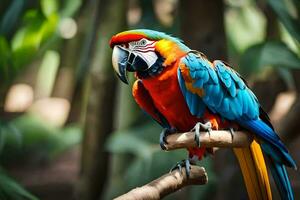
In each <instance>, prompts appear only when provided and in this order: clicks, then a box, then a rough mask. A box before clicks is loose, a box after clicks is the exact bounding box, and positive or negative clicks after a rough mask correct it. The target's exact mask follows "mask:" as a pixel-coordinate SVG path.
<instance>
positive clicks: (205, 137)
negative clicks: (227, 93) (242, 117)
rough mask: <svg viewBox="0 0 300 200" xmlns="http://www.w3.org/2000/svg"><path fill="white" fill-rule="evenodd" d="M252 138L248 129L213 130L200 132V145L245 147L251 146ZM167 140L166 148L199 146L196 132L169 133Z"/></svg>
mask: <svg viewBox="0 0 300 200" xmlns="http://www.w3.org/2000/svg"><path fill="white" fill-rule="evenodd" d="M252 140H253V137H252V136H251V134H249V133H248V132H246V131H234V133H233V135H232V134H231V133H230V131H225V130H218V131H216V130H212V131H211V132H210V134H209V133H208V132H200V145H201V146H202V145H203V146H205V147H230V148H234V147H244V146H249V145H250V143H251V142H252ZM166 141H167V144H166V145H165V146H166V150H174V149H180V148H188V147H197V144H196V142H195V132H186V133H174V134H171V135H168V136H167V138H166Z"/></svg>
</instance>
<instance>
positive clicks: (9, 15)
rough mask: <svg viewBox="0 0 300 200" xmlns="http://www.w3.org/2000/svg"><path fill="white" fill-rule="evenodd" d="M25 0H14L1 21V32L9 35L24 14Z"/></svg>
mask: <svg viewBox="0 0 300 200" xmlns="http://www.w3.org/2000/svg"><path fill="white" fill-rule="evenodd" d="M24 3H25V0H14V1H12V3H11V4H10V6H9V8H8V9H7V10H6V12H5V14H4V16H3V19H2V20H1V22H0V34H3V35H8V34H9V33H10V32H11V31H12V29H13V28H14V26H15V25H16V23H17V21H18V20H19V18H20V15H21V14H22V9H23V7H24Z"/></svg>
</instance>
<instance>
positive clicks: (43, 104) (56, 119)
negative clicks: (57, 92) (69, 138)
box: [29, 98, 70, 127]
mask: <svg viewBox="0 0 300 200" xmlns="http://www.w3.org/2000/svg"><path fill="white" fill-rule="evenodd" d="M29 112H30V113H32V114H34V115H36V116H37V117H39V118H40V119H41V120H42V121H45V122H46V123H49V124H51V125H53V126H57V127H60V126H62V125H64V124H65V122H66V120H67V118H68V115H69V112H70V102H69V101H67V100H66V99H62V98H43V99H39V100H37V101H35V102H34V103H33V104H32V106H31V107H30V109H29Z"/></svg>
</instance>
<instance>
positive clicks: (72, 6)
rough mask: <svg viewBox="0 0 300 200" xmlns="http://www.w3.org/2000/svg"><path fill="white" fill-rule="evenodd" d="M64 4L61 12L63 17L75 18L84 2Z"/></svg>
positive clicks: (79, 0) (73, 0)
mask: <svg viewBox="0 0 300 200" xmlns="http://www.w3.org/2000/svg"><path fill="white" fill-rule="evenodd" d="M63 2H64V5H63V9H62V10H61V12H60V13H61V16H63V17H70V16H73V15H74V14H75V12H76V11H78V10H79V8H80V6H81V4H82V0H65V1H63Z"/></svg>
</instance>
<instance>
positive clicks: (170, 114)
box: [142, 63, 202, 131]
mask: <svg viewBox="0 0 300 200" xmlns="http://www.w3.org/2000/svg"><path fill="white" fill-rule="evenodd" d="M176 66H178V63H175V64H174V65H173V66H168V67H167V68H166V69H165V70H164V71H163V72H162V73H161V74H159V75H158V76H155V77H150V78H147V79H143V80H142V81H143V85H144V86H145V88H146V89H147V90H148V92H149V94H150V96H151V97H152V99H153V102H154V105H155V107H156V108H157V109H158V111H159V112H160V113H161V114H162V115H163V116H164V117H165V118H166V119H167V120H168V122H169V124H170V125H171V126H172V127H174V128H176V129H177V130H178V131H189V130H190V129H192V128H193V127H194V126H195V124H196V123H197V122H199V121H200V122H201V121H202V120H201V119H200V118H197V117H195V116H193V115H192V114H191V113H190V110H189V108H188V106H187V104H186V102H185V99H184V97H183V95H182V93H181V90H180V86H179V84H178V79H177V67H176Z"/></svg>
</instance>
